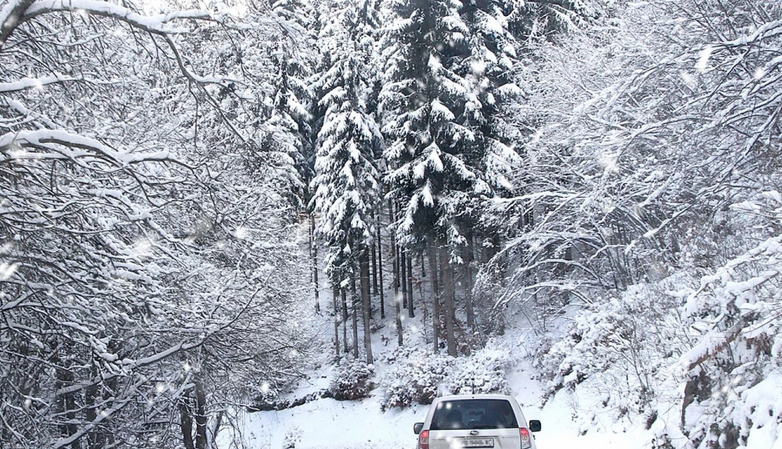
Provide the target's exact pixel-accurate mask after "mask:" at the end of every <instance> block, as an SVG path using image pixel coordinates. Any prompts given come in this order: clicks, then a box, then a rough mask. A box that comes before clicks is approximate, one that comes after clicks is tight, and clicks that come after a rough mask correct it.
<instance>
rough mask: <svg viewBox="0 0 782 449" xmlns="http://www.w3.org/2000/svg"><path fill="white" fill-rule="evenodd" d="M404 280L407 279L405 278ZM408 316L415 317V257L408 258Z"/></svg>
mask: <svg viewBox="0 0 782 449" xmlns="http://www.w3.org/2000/svg"><path fill="white" fill-rule="evenodd" d="M403 281H405V280H404V279H403ZM406 281H407V316H409V317H410V318H415V306H414V305H413V258H412V257H408V258H407V279H406Z"/></svg>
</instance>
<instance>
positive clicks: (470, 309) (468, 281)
mask: <svg viewBox="0 0 782 449" xmlns="http://www.w3.org/2000/svg"><path fill="white" fill-rule="evenodd" d="M474 246H475V237H474V236H473V233H472V231H470V232H469V234H468V235H467V255H466V257H465V260H464V262H465V263H464V287H465V290H466V291H465V303H466V305H467V325H468V326H470V330H471V331H475V305H474V304H473V296H472V287H473V279H472V276H473V275H472V264H473V260H475V256H474V254H473V251H474V250H475V249H474Z"/></svg>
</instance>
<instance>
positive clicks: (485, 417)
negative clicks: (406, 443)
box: [413, 394, 540, 449]
mask: <svg viewBox="0 0 782 449" xmlns="http://www.w3.org/2000/svg"><path fill="white" fill-rule="evenodd" d="M413 430H414V432H415V433H416V434H418V449H462V448H469V449H536V446H535V438H534V437H533V436H532V432H536V431H538V430H540V421H537V420H532V421H530V422H529V423H527V420H526V418H525V417H524V413H522V411H521V407H519V404H518V402H516V399H514V398H513V397H512V396H508V395H503V394H474V395H459V396H443V397H438V398H436V399H435V400H434V401H433V402H432V405H431V406H430V407H429V413H427V415H426V420H425V421H424V422H423V423H416V425H415V426H414V428H413Z"/></svg>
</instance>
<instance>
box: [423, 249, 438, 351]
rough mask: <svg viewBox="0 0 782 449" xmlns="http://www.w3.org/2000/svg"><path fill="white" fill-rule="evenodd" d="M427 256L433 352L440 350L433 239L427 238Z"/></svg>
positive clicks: (435, 258)
mask: <svg viewBox="0 0 782 449" xmlns="http://www.w3.org/2000/svg"><path fill="white" fill-rule="evenodd" d="M426 251H427V255H428V257H429V274H430V277H431V279H430V282H431V285H432V344H433V346H432V347H433V349H434V353H435V354H437V353H438V352H439V351H440V341H439V333H440V286H439V285H438V282H437V248H436V243H435V242H434V239H430V240H429V244H428V245H427V248H426Z"/></svg>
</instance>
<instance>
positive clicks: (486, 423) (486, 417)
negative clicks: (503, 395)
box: [429, 399, 518, 430]
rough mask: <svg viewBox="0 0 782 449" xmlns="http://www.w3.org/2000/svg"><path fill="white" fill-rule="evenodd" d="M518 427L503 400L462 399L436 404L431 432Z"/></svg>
mask: <svg viewBox="0 0 782 449" xmlns="http://www.w3.org/2000/svg"><path fill="white" fill-rule="evenodd" d="M513 427H518V423H517V422H516V415H515V414H514V413H513V408H512V407H511V405H510V402H508V401H506V400H504V399H462V400H457V401H443V402H440V403H439V404H437V408H436V409H435V411H434V415H433V416H432V424H431V426H430V427H429V428H430V429H431V430H448V429H454V430H455V429H509V428H513Z"/></svg>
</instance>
